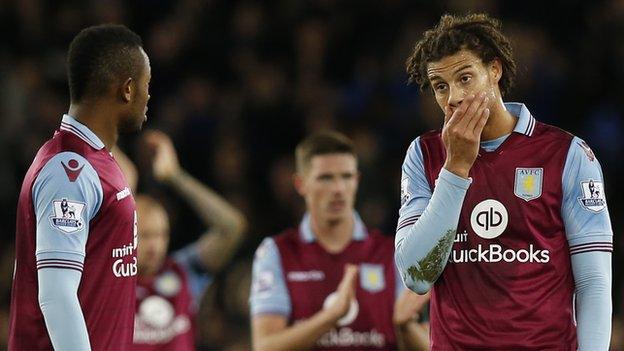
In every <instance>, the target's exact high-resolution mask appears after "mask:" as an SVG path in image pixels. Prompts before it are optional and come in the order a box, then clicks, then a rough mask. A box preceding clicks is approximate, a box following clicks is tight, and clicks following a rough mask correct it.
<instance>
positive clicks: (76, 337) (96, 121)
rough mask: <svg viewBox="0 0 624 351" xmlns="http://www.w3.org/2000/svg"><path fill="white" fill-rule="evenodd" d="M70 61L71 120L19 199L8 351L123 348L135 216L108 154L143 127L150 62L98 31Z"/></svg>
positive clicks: (126, 39)
mask: <svg viewBox="0 0 624 351" xmlns="http://www.w3.org/2000/svg"><path fill="white" fill-rule="evenodd" d="M67 62H68V78H69V92H70V96H71V104H70V107H69V112H68V113H67V114H66V115H64V116H63V118H62V121H61V125H60V128H59V130H58V131H56V132H55V134H54V136H53V138H52V139H51V140H50V141H48V142H46V143H45V144H44V145H43V146H42V147H41V149H39V152H38V153H37V156H36V157H35V160H34V161H33V163H32V165H31V166H30V169H29V170H28V173H27V174H26V176H25V179H24V183H23V185H22V189H21V192H20V197H19V203H18V210H17V231H16V261H15V274H14V279H13V288H12V292H11V317H10V325H9V350H16V351H17V350H33V351H34V350H51V349H52V348H54V349H55V350H91V349H92V350H129V349H130V347H131V346H132V327H133V324H134V309H135V306H134V296H135V286H136V274H137V258H136V251H137V250H136V249H137V232H136V212H135V203H134V199H133V197H132V194H131V192H130V190H129V189H128V184H127V182H126V180H125V178H124V176H123V174H122V172H121V170H120V169H119V167H118V165H117V163H116V161H115V159H114V158H113V156H112V154H111V153H110V152H109V151H110V150H111V149H112V148H113V147H114V146H115V143H116V142H117V137H118V133H120V132H128V131H136V130H139V129H140V128H141V126H142V125H143V122H145V120H146V115H145V114H146V111H147V101H148V100H149V94H148V87H149V81H150V77H151V74H150V65H149V60H148V57H147V55H146V54H145V52H144V51H143V49H142V42H141V38H139V36H138V35H136V34H135V33H133V32H132V31H130V30H129V29H128V28H126V27H124V26H120V25H102V26H96V27H90V28H87V29H84V30H82V31H81V32H80V33H79V34H78V35H77V36H76V37H75V38H74V39H73V41H72V42H71V45H70V47H69V54H68V60H67Z"/></svg>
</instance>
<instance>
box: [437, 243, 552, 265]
mask: <svg viewBox="0 0 624 351" xmlns="http://www.w3.org/2000/svg"><path fill="white" fill-rule="evenodd" d="M449 261H450V262H452V263H475V262H486V263H498V262H508V263H509V262H520V263H527V262H528V263H548V262H550V252H549V251H548V250H541V249H536V248H535V246H534V245H533V244H530V245H529V247H528V248H527V249H519V250H515V249H504V248H503V247H502V246H501V245H499V244H490V245H489V246H485V245H481V244H479V245H477V248H475V249H460V250H453V251H452V252H451V256H450V257H449Z"/></svg>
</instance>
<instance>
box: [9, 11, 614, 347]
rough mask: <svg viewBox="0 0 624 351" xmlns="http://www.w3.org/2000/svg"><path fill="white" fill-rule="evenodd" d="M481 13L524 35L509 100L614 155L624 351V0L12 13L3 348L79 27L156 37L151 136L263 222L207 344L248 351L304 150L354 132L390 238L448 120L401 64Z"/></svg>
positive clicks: (371, 200) (608, 160)
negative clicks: (33, 185) (29, 188)
mask: <svg viewBox="0 0 624 351" xmlns="http://www.w3.org/2000/svg"><path fill="white" fill-rule="evenodd" d="M467 11H487V12H489V13H490V14H492V15H494V16H496V17H498V18H500V19H502V21H503V29H504V32H505V33H506V34H507V35H508V36H509V37H510V38H511V40H512V43H513V45H514V48H515V55H516V58H517V62H518V67H519V72H518V79H517V84H516V87H515V89H513V91H512V92H511V94H510V96H509V97H508V98H507V99H506V100H508V101H522V102H525V103H526V104H527V105H528V107H529V109H530V110H531V111H532V113H533V114H534V115H535V116H536V117H537V119H538V120H541V121H543V122H547V123H551V124H555V125H557V126H560V127H562V128H564V129H567V130H568V131H571V132H573V133H574V134H576V135H578V136H580V137H582V138H584V139H585V140H586V141H587V142H588V143H589V144H590V145H591V146H592V148H593V149H594V151H595V152H596V154H597V156H598V157H599V159H600V160H601V163H602V166H603V170H604V173H605V178H606V189H607V194H608V200H609V206H610V213H611V218H612V222H613V229H614V233H615V237H616V251H615V254H614V264H613V266H614V270H615V271H614V290H613V294H614V302H615V313H616V319H617V318H618V317H617V316H619V318H620V319H619V321H618V320H616V324H615V325H614V334H615V335H616V338H618V339H619V340H620V341H619V343H618V342H616V344H614V345H613V346H612V349H613V350H622V346H621V345H622V344H621V343H622V341H621V337H622V336H621V334H622V332H623V331H622V329H623V328H624V327H622V323H621V320H622V319H621V318H622V316H623V304H622V297H624V294H623V292H622V263H623V262H622V261H623V258H624V257H623V255H622V249H624V247H623V245H622V243H623V241H622V240H618V238H619V236H620V233H621V230H622V228H623V220H622V218H623V217H622V216H619V215H618V214H620V213H622V210H623V208H622V206H623V204H624V203H623V202H624V201H623V199H622V196H621V194H622V191H623V190H624V189H623V184H622V182H621V181H618V180H620V179H622V177H623V176H624V162H622V160H621V157H622V151H623V150H622V148H623V145H624V143H622V140H623V139H624V135H623V132H624V126H623V123H624V119H623V118H622V117H623V114H624V112H622V108H621V104H622V101H624V64H623V62H624V1H622V0H608V1H591V2H589V1H560V0H554V1H539V2H537V1H536V2H530V1H529V2H527V1H523V2H504V3H503V2H502V1H501V2H496V1H493V0H492V1H487V0H447V1H439V2H432V1H424V0H420V1H409V2H407V1H406V2H403V1H398V0H386V1H383V2H381V1H347V0H345V1H331V0H318V1H301V0H276V1H265V2H251V1H218V0H184V1H170V0H135V1H127V2H123V1H41V0H3V1H0V38H1V40H0V116H1V117H0V118H1V119H0V121H1V124H0V213H1V214H2V220H1V221H0V233H1V235H2V236H1V238H0V350H1V349H3V348H5V347H6V346H5V345H6V334H7V331H6V330H7V318H8V305H9V292H10V282H11V273H12V267H13V246H12V245H13V241H14V233H15V232H14V229H15V209H16V203H17V194H18V191H19V187H20V184H21V181H22V178H23V175H24V173H25V171H26V169H27V167H28V165H29V164H30V162H31V161H32V158H33V156H34V154H35V152H36V150H37V149H38V148H39V146H40V145H41V144H42V143H43V142H44V141H45V140H46V139H47V138H49V137H50V136H51V135H52V133H53V130H54V129H55V128H56V127H57V125H58V123H59V119H60V116H61V114H62V113H64V112H65V111H67V107H68V90H67V83H66V76H65V61H64V60H65V53H66V50H67V47H68V44H69V41H70V40H71V39H72V37H73V36H74V35H75V34H76V33H77V32H78V31H79V30H80V29H81V28H83V27H85V26H88V25H92V24H98V23H103V22H117V23H124V24H126V25H128V26H129V27H130V28H131V29H133V30H135V31H136V32H137V33H139V34H140V35H141V36H142V38H143V40H144V43H145V49H146V51H147V53H148V54H149V56H150V58H151V64H152V77H153V79H152V84H151V96H152V99H151V100H150V103H149V112H148V118H149V120H148V122H147V124H146V126H145V127H146V128H157V129H160V130H163V131H165V132H166V133H168V134H169V135H170V136H171V137H172V138H173V140H174V142H175V145H176V147H177V150H178V152H179V157H180V161H181V163H182V166H183V167H184V168H185V169H186V170H187V171H189V172H190V173H191V174H193V175H194V176H195V177H197V178H199V179H201V180H202V181H204V182H205V183H206V184H208V185H209V186H211V187H213V188H215V189H217V190H218V191H220V192H221V193H222V194H224V195H225V196H226V197H227V198H228V199H229V200H231V201H233V202H234V203H235V204H236V205H237V206H239V207H240V208H242V209H243V211H244V213H245V214H246V215H247V216H248V218H249V222H250V230H249V232H248V237H247V239H246V241H245V244H244V247H243V248H242V249H241V251H240V253H239V254H238V255H237V257H236V259H235V260H234V261H233V262H232V264H231V265H230V266H229V267H228V269H227V270H226V272H225V273H223V274H220V275H219V276H218V277H217V279H216V281H215V283H214V284H213V285H212V286H211V287H210V288H209V290H208V292H207V294H206V296H205V298H204V300H203V304H202V309H201V315H200V330H201V333H200V334H201V338H200V341H199V342H200V345H201V347H202V349H203V350H230V351H233V350H245V349H248V347H249V345H248V343H249V322H248V319H247V304H246V299H247V294H248V289H249V274H250V263H251V258H252V254H253V251H254V249H255V247H256V246H257V245H258V243H259V242H260V241H261V239H262V238H263V237H264V236H266V235H271V234H274V233H276V232H277V231H279V230H280V229H282V228H284V227H286V226H288V225H292V224H294V223H296V221H297V218H298V216H299V215H300V214H301V211H302V207H303V204H302V201H301V200H300V199H299V198H298V196H297V195H296V193H295V192H294V190H293V188H292V186H291V182H290V179H291V178H290V176H291V173H292V170H293V157H292V151H293V148H294V146H295V145H296V143H297V142H298V141H299V140H300V139H301V138H302V137H303V136H304V135H306V134H307V133H309V132H312V131H315V130H319V129H324V128H335V129H338V130H340V131H342V132H345V133H346V134H347V135H349V136H351V137H352V138H353V139H354V140H355V141H356V144H357V147H358V151H359V154H360V160H361V163H360V165H361V171H362V173H363V177H362V184H361V188H360V193H359V199H358V208H359V211H360V213H361V214H362V216H363V217H364V219H365V221H366V222H367V223H368V224H369V225H370V226H376V227H380V228H382V229H383V230H384V231H385V232H387V233H393V232H394V227H395V224H396V219H397V208H398V202H399V179H400V167H401V163H402V159H403V156H404V154H405V150H406V148H407V146H408V145H409V143H410V142H411V140H413V138H414V137H415V136H417V135H419V134H420V133H422V132H424V131H427V130H430V129H434V128H438V127H439V126H440V123H441V113H440V112H439V110H437V107H436V106H435V105H434V104H433V99H432V97H431V94H430V93H429V92H427V93H420V92H419V91H418V89H417V88H416V87H408V86H406V84H405V83H406V75H405V73H404V61H405V59H406V57H407V55H408V54H409V51H410V49H411V47H412V46H413V44H414V43H415V41H416V40H417V38H418V37H419V35H420V34H421V33H422V31H423V29H424V28H426V27H428V26H430V25H433V24H434V23H435V22H436V21H437V19H438V18H439V16H440V15H441V14H442V13H444V12H453V13H464V12H467ZM618 106H620V107H618ZM120 144H121V146H122V148H123V149H124V150H125V151H126V152H127V153H128V154H129V155H130V156H131V157H132V159H133V160H134V161H135V162H136V163H137V165H138V167H139V170H140V183H139V191H141V192H150V193H152V194H155V195H156V196H158V197H159V198H161V199H162V200H163V201H164V202H165V204H166V207H167V208H168V209H169V212H170V215H171V217H172V221H173V222H172V223H173V226H172V229H173V230H172V239H171V249H175V248H178V247H181V246H182V245H184V244H186V243H189V242H191V241H192V240H194V239H195V238H197V237H198V236H199V234H200V233H201V231H202V229H203V228H202V226H201V223H200V222H199V220H197V219H196V218H195V217H194V215H193V213H192V211H191V210H190V208H189V207H188V205H187V204H185V203H184V202H183V201H181V200H180V199H179V198H177V197H176V196H174V194H173V193H172V192H170V191H169V190H168V189H166V188H164V187H162V186H160V185H159V184H158V183H156V182H155V181H154V180H153V179H152V178H151V176H150V174H149V170H148V169H147V167H146V162H145V161H146V155H145V152H143V149H142V148H141V139H140V135H131V136H124V137H123V138H122V139H121V140H120ZM617 345H620V346H617Z"/></svg>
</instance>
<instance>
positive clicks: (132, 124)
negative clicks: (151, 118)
mask: <svg viewBox="0 0 624 351" xmlns="http://www.w3.org/2000/svg"><path fill="white" fill-rule="evenodd" d="M145 121H147V116H146V115H142V116H141V117H140V118H132V119H129V120H127V121H125V122H124V123H121V124H120V125H119V132H120V133H135V132H138V131H140V130H141V129H143V123H145Z"/></svg>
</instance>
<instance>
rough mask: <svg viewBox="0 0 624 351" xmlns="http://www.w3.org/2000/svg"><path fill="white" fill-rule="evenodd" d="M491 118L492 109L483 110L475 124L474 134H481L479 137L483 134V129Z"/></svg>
mask: <svg viewBox="0 0 624 351" xmlns="http://www.w3.org/2000/svg"><path fill="white" fill-rule="evenodd" d="M489 118H490V109H489V108H485V109H484V110H483V112H481V116H479V118H478V120H477V123H476V124H475V127H474V131H473V133H474V135H476V136H479V137H480V136H481V132H482V131H483V128H484V127H485V125H486V124H487V121H488V119H489Z"/></svg>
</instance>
